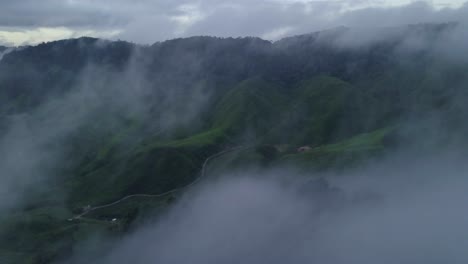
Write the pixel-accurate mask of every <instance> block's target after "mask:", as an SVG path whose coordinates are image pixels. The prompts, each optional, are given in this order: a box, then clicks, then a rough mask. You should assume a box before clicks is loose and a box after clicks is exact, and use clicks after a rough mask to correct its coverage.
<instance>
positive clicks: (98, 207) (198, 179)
mask: <svg viewBox="0 0 468 264" xmlns="http://www.w3.org/2000/svg"><path fill="white" fill-rule="evenodd" d="M248 148H250V147H249V146H238V147H233V148H229V149H226V150H223V151H221V152H218V153H216V154H213V155H211V156H209V157H208V158H206V160H205V161H204V162H203V166H202V169H201V172H200V177H198V178H196V179H195V180H194V181H193V182H191V183H190V184H188V185H186V186H183V187H179V188H176V189H173V190H170V191H167V192H164V193H160V194H132V195H127V196H125V197H123V198H121V199H119V200H117V201H114V202H112V203H108V204H103V205H99V206H94V207H91V208H89V209H86V210H85V211H84V212H83V213H81V214H79V215H76V216H74V217H73V218H70V219H69V220H70V221H72V220H76V219H80V218H82V217H83V216H85V215H87V214H89V213H91V212H93V211H96V210H99V209H103V208H107V207H111V206H114V205H116V204H119V203H121V202H123V201H126V200H128V199H132V198H135V197H147V198H157V197H162V196H165V195H168V194H171V193H175V192H178V191H182V190H184V189H187V188H189V187H191V186H193V185H195V184H196V183H198V182H199V181H200V180H201V179H203V178H204V177H205V176H206V166H207V165H208V163H209V162H210V161H212V160H213V159H216V158H219V157H221V156H223V155H224V154H227V153H230V152H233V151H236V150H241V149H248Z"/></svg>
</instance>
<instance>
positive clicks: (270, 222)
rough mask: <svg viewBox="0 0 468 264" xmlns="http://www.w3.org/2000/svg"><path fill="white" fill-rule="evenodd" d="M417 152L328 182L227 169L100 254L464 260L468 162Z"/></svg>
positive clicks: (144, 258) (177, 258)
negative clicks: (231, 172) (416, 155)
mask: <svg viewBox="0 0 468 264" xmlns="http://www.w3.org/2000/svg"><path fill="white" fill-rule="evenodd" d="M410 156H411V155H407V154H402V155H397V156H394V157H393V158H391V159H389V160H386V161H384V162H381V163H379V164H374V165H373V166H372V167H368V168H366V169H362V170H356V171H350V172H347V173H346V174H345V175H342V174H340V175H335V176H333V177H331V180H330V182H331V183H330V186H329V187H321V188H320V187H319V188H314V186H315V185H316V184H309V185H308V184H304V182H306V183H307V182H308V181H307V180H306V181H304V178H302V177H303V176H304V175H297V174H296V173H294V172H291V171H286V170H279V171H261V172H260V173H258V172H256V173H255V172H242V173H239V174H236V175H229V177H225V178H223V179H221V180H219V181H217V182H215V183H213V182H211V183H210V184H205V185H204V186H201V187H200V188H198V190H196V191H194V192H192V193H190V194H188V195H187V196H186V197H185V199H182V200H181V201H180V202H179V203H178V205H176V206H175V207H174V208H173V209H172V211H171V212H170V213H169V214H168V215H166V216H165V217H163V218H162V219H161V220H160V221H158V222H157V223H153V224H150V225H147V226H146V227H143V228H141V229H139V230H138V231H136V232H135V233H134V234H133V235H131V236H129V237H126V238H124V239H123V240H122V241H119V242H118V243H117V246H115V248H114V249H113V250H112V251H110V253H108V254H106V256H105V257H103V258H98V260H96V259H93V260H94V261H96V263H114V264H119V263H135V264H139V263H195V264H197V263H213V264H214V263H352V264H353V263H356V264H357V263H360V264H362V263H364V264H367V263H369V264H370V263H408V264H409V263H411V264H414V263H466V261H468V254H467V253H466V250H465V249H466V246H468V240H467V239H466V237H467V236H468V232H467V230H466V228H464V227H465V223H466V221H467V220H468V214H467V213H466V210H464V207H465V204H464V201H466V199H467V198H468V194H467V193H466V188H467V186H468V181H467V180H466V178H464V177H463V173H461V172H462V171H466V169H467V168H466V165H465V164H464V163H463V162H462V161H461V160H460V159H457V158H455V157H453V156H450V155H441V156H438V157H427V156H426V157H424V158H422V159H414V158H413V159H409V157H410ZM428 161H430V162H428ZM309 176H311V175H309ZM312 176H313V175H312ZM315 176H319V175H315ZM293 179H294V180H293ZM315 187H317V186H315ZM321 204H327V206H325V207H320V205H321ZM330 204H334V206H330ZM80 261H83V259H82V258H80V259H79V260H78V262H77V263H81V262H80ZM90 261H91V259H87V260H86V262H88V263H89V262H90Z"/></svg>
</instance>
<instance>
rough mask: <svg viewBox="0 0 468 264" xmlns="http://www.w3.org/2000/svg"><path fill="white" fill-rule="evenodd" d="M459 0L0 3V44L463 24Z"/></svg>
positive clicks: (464, 10)
mask: <svg viewBox="0 0 468 264" xmlns="http://www.w3.org/2000/svg"><path fill="white" fill-rule="evenodd" d="M462 3H463V1H461V0H460V1H455V0H454V1H432V2H425V1H419V2H410V1H356V0H347V1H299V0H294V1H286V0H281V1H280V0H276V1H275V0H261V1H254V2H252V1H246V0H237V1H233V0H222V1H214V0H200V1H189V0H177V1H165V0H160V1H149V0H139V1H134V2H132V3H130V2H128V1H122V0H118V1H108V0H105V1H99V2H96V1H91V0H73V1H59V0H46V1H41V4H40V5H38V3H37V2H36V1H32V0H26V1H21V3H18V1H12V0H3V1H0V7H1V8H0V43H7V44H10V45H21V44H34V43H38V42H41V41H48V40H54V39H60V38H69V37H77V36H83V35H91V36H98V37H104V38H115V39H117V38H118V39H123V40H128V41H133V42H138V43H153V42H155V41H161V40H166V39H171V38H176V37H186V36H192V35H214V36H220V37H230V36H233V37H236V36H260V37H264V38H267V39H272V40H275V39H278V38H281V37H284V36H288V35H293V34H300V33H307V32H311V31H317V30H322V29H326V28H331V27H336V26H350V27H361V26H369V25H372V26H395V25H403V24H411V23H422V22H435V23H437V22H447V21H458V22H466V20H467V17H468V5H467V4H464V5H463V4H462Z"/></svg>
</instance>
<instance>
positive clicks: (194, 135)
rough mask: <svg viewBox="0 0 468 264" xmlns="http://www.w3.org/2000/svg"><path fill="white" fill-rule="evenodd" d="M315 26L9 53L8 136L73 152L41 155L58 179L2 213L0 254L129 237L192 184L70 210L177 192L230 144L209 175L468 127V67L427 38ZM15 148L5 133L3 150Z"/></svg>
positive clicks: (320, 165)
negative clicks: (425, 126) (424, 46)
mask: <svg viewBox="0 0 468 264" xmlns="http://www.w3.org/2000/svg"><path fill="white" fill-rule="evenodd" d="M437 30H440V28H437ZM437 32H438V31H437ZM317 34H319V33H317ZM317 34H312V35H305V36H299V37H295V38H288V39H285V40H282V41H279V42H276V43H270V42H268V41H263V40H260V39H257V38H239V39H219V38H210V37H194V38H189V39H178V40H172V41H167V42H163V43H157V44H155V45H152V46H138V45H134V44H130V43H125V42H107V41H100V40H97V39H92V38H82V39H77V40H65V41H58V42H52V43H45V44H41V45H38V46H36V47H28V48H25V49H22V50H19V51H17V52H13V53H9V54H8V55H7V56H5V57H4V59H2V61H1V63H0V136H1V137H2V138H1V139H2V140H3V137H5V138H6V141H7V143H10V141H11V140H9V139H11V138H13V139H17V138H16V137H15V136H16V134H17V133H16V130H14V129H13V128H15V129H18V128H17V127H20V128H21V126H24V127H25V129H29V126H31V127H32V128H35V127H36V128H37V127H39V128H38V129H36V130H33V134H34V140H32V141H31V142H32V143H31V142H29V139H30V138H28V140H24V139H22V138H19V139H18V140H17V141H11V142H20V143H21V144H18V145H19V146H21V147H23V146H24V145H22V144H28V143H31V144H32V146H29V145H28V146H26V147H25V149H27V150H29V149H31V150H36V148H38V150H40V151H37V153H32V154H31V153H25V155H26V154H29V156H28V155H26V156H25V157H26V158H25V160H28V161H29V160H31V159H37V157H36V156H42V155H47V154H49V152H50V153H52V154H50V156H51V157H52V158H50V159H54V160H59V161H60V162H59V164H58V165H57V164H55V163H53V162H50V160H49V159H44V160H45V161H43V160H40V159H38V160H39V162H38V163H39V164H41V166H38V168H40V169H42V168H43V167H45V168H46V169H44V170H45V171H44V172H42V171H37V173H38V174H46V175H48V177H49V176H50V182H52V183H53V184H52V185H53V187H51V189H50V190H49V189H47V190H37V191H36V190H35V189H36V188H31V194H30V196H31V197H34V199H30V200H28V201H26V202H25V203H24V204H21V205H20V206H18V208H15V210H13V212H12V213H8V214H6V215H3V216H2V218H1V219H0V223H1V225H0V234H1V236H0V262H1V263H8V264H9V263H34V264H42V263H53V261H57V260H60V259H61V258H62V257H67V256H69V255H70V254H73V251H74V249H75V247H76V246H77V245H78V244H79V243H80V242H82V241H85V240H87V239H90V238H92V237H95V236H98V235H102V236H106V237H111V238H113V237H114V236H119V235H121V234H123V233H125V232H127V231H128V230H129V229H131V228H132V227H133V226H135V225H138V224H139V223H141V222H143V221H146V220H148V219H151V217H157V216H158V215H159V214H160V213H161V212H164V211H165V210H167V208H168V207H169V206H170V204H171V203H172V202H173V201H174V200H175V199H177V198H178V197H179V195H180V194H181V193H182V191H177V192H173V193H170V194H168V195H164V196H160V197H150V196H146V197H145V196H135V197H133V198H129V199H126V200H124V201H122V202H121V203H118V204H115V205H112V206H109V207H106V208H102V209H98V210H94V211H91V212H89V213H88V214H86V216H85V217H83V218H81V219H75V220H73V221H69V219H70V218H72V217H73V216H76V215H78V214H80V213H81V212H83V209H84V207H86V206H87V205H91V206H99V205H103V204H108V203H112V202H114V201H116V200H119V199H121V198H123V197H126V196H128V195H133V194H161V193H166V192H168V191H171V190H180V188H182V187H184V186H187V185H189V184H190V183H193V182H194V181H195V180H196V179H198V177H200V174H201V170H202V167H203V165H204V164H205V162H206V161H207V159H208V158H209V157H213V155H216V154H217V153H220V152H222V151H226V150H230V149H234V150H233V151H231V152H228V153H226V154H225V155H220V156H217V157H216V158H215V159H212V160H210V162H209V163H208V164H207V166H206V167H205V172H206V175H208V176H207V177H215V176H216V175H219V174H221V173H224V172H232V171H236V170H237V171H242V170H243V169H245V168H247V167H254V168H275V167H278V166H285V165H287V166H292V167H294V168H301V169H303V170H305V171H311V170H336V169H347V168H349V167H350V166H357V165H359V164H365V163H366V162H367V161H369V160H371V159H375V158H378V157H380V156H381V155H385V153H386V151H387V150H388V149H389V148H391V147H393V146H394V145H395V144H398V143H400V142H397V141H398V137H397V136H396V135H397V134H398V135H399V132H401V131H400V130H404V129H401V128H402V127H404V128H406V130H405V132H406V131H410V132H411V133H415V134H418V133H428V132H429V130H427V131H423V132H421V131H418V130H417V129H414V126H408V125H406V124H410V125H413V123H414V122H408V120H410V121H414V120H416V121H417V122H423V121H427V122H434V120H436V121H437V122H436V124H437V125H438V127H440V128H441V130H442V131H443V132H445V130H443V129H446V131H449V132H450V131H458V132H459V134H460V135H462V136H464V135H466V132H468V126H466V125H465V123H466V122H465V119H466V116H467V115H468V107H466V104H465V102H466V101H467V98H468V97H467V93H466V91H465V90H466V85H467V84H468V77H467V75H466V72H467V70H468V66H467V65H466V64H463V63H458V64H450V65H449V64H448V63H446V62H441V61H438V60H437V59H436V57H435V55H434V54H431V53H430V50H425V52H423V53H416V54H405V57H404V58H402V57H401V54H400V53H399V52H400V51H401V50H400V49H399V48H398V47H397V46H395V43H399V41H401V40H399V39H397V40H395V41H393V42H389V43H386V42H384V43H376V44H372V45H369V46H363V47H361V48H360V49H358V50H354V49H349V50H348V49H345V48H343V49H337V48H336V47H333V45H330V42H331V41H332V40H331V39H329V38H330V36H329V37H327V41H325V42H321V41H320V38H318V35H317ZM408 34H411V31H408ZM332 35H334V34H332ZM134 64H136V65H134ZM129 65H130V66H132V67H133V66H134V68H131V69H130V70H128V67H130V66H129ZM140 90H143V92H141V94H140V93H139V92H140ZM75 93H76V94H75ZM74 96H75V97H77V98H78V99H77V98H75V97H74ZM70 98H71V99H70ZM74 100H76V101H77V102H75V101H74ZM61 102H66V103H67V104H68V103H70V104H72V106H66V105H65V106H64V105H62V104H61ZM70 108H71V109H70ZM88 108H89V109H88ZM80 113H82V114H81V115H80ZM83 113H84V114H83ZM75 114H76V115H75ZM68 115H69V116H71V117H74V118H70V120H68ZM21 118H23V119H21ZM18 119H19V120H20V121H21V122H17V121H15V120H18ZM57 120H58V121H57ZM15 122H17V123H15ZM22 122H23V123H24V124H23V123H22ZM38 124H39V125H38ZM57 124H59V125H57ZM405 125H406V127H405ZM63 127H68V128H69V129H64V128H63ZM408 127H409V128H408ZM412 129H413V130H412ZM39 132H40V133H39ZM28 133H29V131H28ZM28 133H25V134H26V135H32V134H28ZM18 134H19V136H21V133H18ZM445 135H446V136H445V137H442V139H445V138H448V139H449V140H453V138H454V133H446V134H445ZM8 137H11V138H8ZM2 142H3V141H1V142H0V143H1V144H3V143H2ZM440 142H442V143H441V145H443V144H445V143H447V142H448V140H441V141H440ZM9 146H10V145H9V144H3V145H0V147H4V148H5V149H4V150H3V151H2V152H0V154H5V153H9V152H8V151H9V149H8V147H9ZM38 146H39V147H38ZM240 146H244V147H245V148H239V149H236V147H240ZM301 147H303V149H302V150H304V151H302V152H299V150H300V148H301ZM21 150H23V149H21ZM31 152H32V151H31ZM38 153H40V154H41V155H39V154H38ZM5 156H6V154H5ZM1 165H2V163H0V166H1ZM33 168H35V167H33ZM0 169H3V168H0ZM21 169H22V168H18V171H21ZM34 173H36V171H34ZM48 179H49V178H48ZM58 190H59V191H58ZM28 191H29V190H28ZM25 192H26V191H25ZM42 194H44V195H42ZM114 218H115V219H116V221H112V220H113V219H114Z"/></svg>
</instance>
